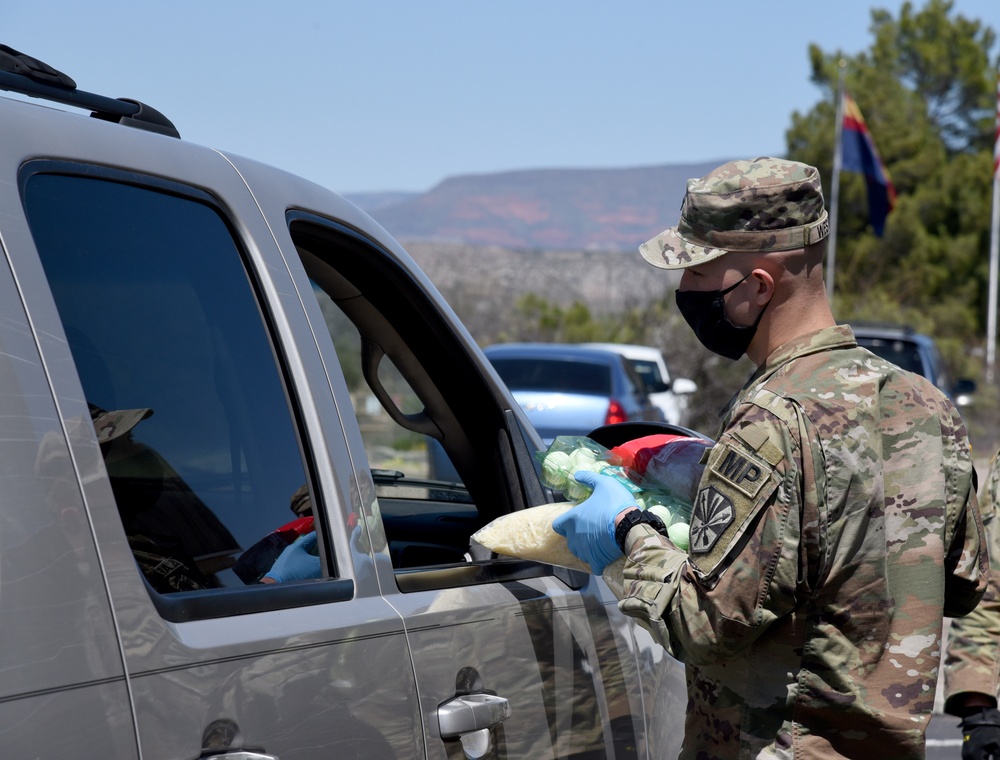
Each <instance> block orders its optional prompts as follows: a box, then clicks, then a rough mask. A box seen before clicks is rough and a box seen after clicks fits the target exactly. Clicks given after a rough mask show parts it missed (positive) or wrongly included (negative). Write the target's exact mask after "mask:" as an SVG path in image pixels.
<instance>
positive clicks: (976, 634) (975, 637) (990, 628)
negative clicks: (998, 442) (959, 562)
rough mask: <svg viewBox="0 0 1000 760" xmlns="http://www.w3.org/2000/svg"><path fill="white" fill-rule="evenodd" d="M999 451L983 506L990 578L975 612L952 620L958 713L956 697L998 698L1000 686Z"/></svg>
mask: <svg viewBox="0 0 1000 760" xmlns="http://www.w3.org/2000/svg"><path fill="white" fill-rule="evenodd" d="M998 491H1000V452H998V453H997V454H995V455H994V456H993V460H992V461H991V462H990V467H989V471H988V474H987V476H986V482H985V483H984V484H983V487H982V499H981V500H980V507H981V509H982V513H983V522H984V524H985V527H986V535H987V538H988V541H989V544H988V551H989V555H990V578H989V584H988V586H987V588H986V594H985V595H984V596H983V600H982V601H981V602H980V603H979V606H978V607H976V608H975V609H974V610H973V611H972V612H970V613H969V614H968V615H966V616H965V617H962V618H956V619H955V620H952V622H951V627H950V630H949V636H948V644H947V648H946V650H945V657H944V694H945V711H946V712H949V713H952V714H958V713H959V712H960V710H959V709H958V705H957V704H956V701H957V700H956V698H957V697H960V696H961V695H963V694H967V693H970V692H975V693H979V694H988V695H990V696H992V697H996V695H997V691H998V685H1000V521H998V520H997V518H996V506H997V495H998Z"/></svg>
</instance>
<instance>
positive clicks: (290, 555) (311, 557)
mask: <svg viewBox="0 0 1000 760" xmlns="http://www.w3.org/2000/svg"><path fill="white" fill-rule="evenodd" d="M315 550H316V531H311V532H309V533H306V534H305V535H304V536H299V537H298V538H297V539H295V540H294V541H293V542H292V543H290V544H289V545H288V546H286V547H285V550H284V551H283V552H281V554H279V555H278V558H277V559H276V560H274V564H273V565H271V569H270V570H268V571H267V572H266V573H264V577H265V578H272V579H274V580H276V581H277V582H278V583H284V582H285V581H302V580H306V579H307V578H319V577H320V575H321V574H322V572H323V568H322V565H321V564H320V561H319V557H318V556H316V555H315V554H310V552H312V551H315Z"/></svg>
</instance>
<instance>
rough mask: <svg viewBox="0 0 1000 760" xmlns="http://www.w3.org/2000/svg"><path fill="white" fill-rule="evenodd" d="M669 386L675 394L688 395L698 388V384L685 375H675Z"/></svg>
mask: <svg viewBox="0 0 1000 760" xmlns="http://www.w3.org/2000/svg"><path fill="white" fill-rule="evenodd" d="M670 387H671V390H673V392H674V395H677V396H690V395H691V394H692V393H695V392H696V391H697V390H698V384H697V383H696V382H695V381H694V380H688V379H687V378H686V377H675V378H674V380H673V382H672V383H671V384H670Z"/></svg>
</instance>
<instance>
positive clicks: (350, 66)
mask: <svg viewBox="0 0 1000 760" xmlns="http://www.w3.org/2000/svg"><path fill="white" fill-rule="evenodd" d="M874 5H875V7H880V8H886V9H888V10H890V11H891V12H892V13H893V14H894V15H896V14H898V10H899V7H900V6H901V0H884V1H883V2H876V3H874ZM915 5H916V6H917V7H922V6H923V2H919V1H918V2H916V3H915ZM872 6H873V3H872V2H871V0H823V1H822V2H820V1H819V0H759V1H758V2H748V0H739V1H737V0H701V2H690V1H685V2H680V1H679V0H658V1H654V0H633V1H629V0H621V1H620V2H610V1H607V2H596V1H593V0H575V1H571V0H532V1H530V2H529V1H527V0H506V2H502V3H501V2H493V3H487V2H474V1H473V0H464V1H459V0H412V1H407V0H356V1H354V2H345V1H341V0H326V1H321V0H316V1H314V2H310V1H307V0H284V2H280V3H279V2H273V0H272V2H258V1H256V0H201V2H193V0H174V1H173V2H158V3H151V2H145V1H144V0H86V1H81V0H49V1H48V2H37V3H16V2H12V1H9V2H4V3H2V5H0V29H2V30H3V31H2V33H0V43H3V44H6V45H9V46H11V47H13V48H16V49H18V50H21V51H22V52H25V53H28V54H30V55H33V56H35V57H36V58H39V59H41V60H43V61H45V62H47V63H49V64H50V65H52V66H55V67H56V68H58V69H61V70H63V71H64V72H66V73H67V74H69V75H70V76H71V77H73V78H74V79H75V80H76V82H77V85H78V86H79V88H80V89H82V90H88V91H92V92H98V93H100V94H103V95H109V96H112V97H130V98H135V99H137V100H142V101H144V102H146V103H148V104H149V105H151V106H153V107H154V108H157V109H158V110H160V111H162V112H163V113H165V114H166V115H167V116H168V117H169V118H170V119H172V120H173V122H174V123H175V124H176V125H177V127H178V129H179V130H180V132H181V134H182V136H183V137H184V138H185V139H187V140H191V141H193V142H198V143H202V144H205V145H210V146H213V147H217V148H222V149H226V150H230V151H233V152H236V153H240V154H243V155H247V156H250V157H253V158H256V159H259V160H261V161H265V162H266V163H270V164H274V165H276V166H280V167H282V168H284V169H288V170H290V171H292V172H295V173H296V174H301V175H303V176H305V177H308V178H309V179H312V180H314V181H316V182H319V183H320V184H323V185H325V186H327V187H329V188H331V189H333V190H335V191H337V192H341V193H353V192H369V191H390V190H407V191H423V190H428V189H430V188H431V187H433V186H434V185H435V184H437V183H438V182H440V181H441V180H442V179H444V178H446V177H448V176H453V175H457V174H474V173H491V172H498V171H507V170H513V169H536V168H584V167H624V166H649V165H658V164H668V163H689V162H700V161H711V160H714V159H716V158H732V157H740V156H746V157H749V156H750V155H751V154H754V155H761V154H768V153H770V154H781V153H782V152H783V150H784V147H785V139H784V135H785V130H786V129H787V128H788V126H789V124H790V119H791V114H792V112H793V111H796V110H798V111H806V110H808V109H809V108H810V107H812V105H813V104H815V103H816V102H817V101H818V100H819V98H820V96H821V93H820V91H819V89H818V88H816V87H815V86H813V85H812V84H811V83H810V82H809V73H810V72H809V62H808V55H807V49H808V45H809V43H811V42H815V43H817V44H819V45H820V47H821V48H822V49H824V50H825V51H829V52H832V51H834V50H838V49H839V50H842V51H844V52H846V53H851V54H853V53H857V52H859V51H861V50H864V49H867V48H868V47H869V45H870V44H871V41H872V40H871V35H870V33H869V24H870V8H871V7H872ZM955 11H956V12H957V13H960V14H962V15H965V16H967V17H971V18H977V19H980V20H982V21H984V22H985V23H987V24H988V25H990V26H991V27H993V29H994V30H995V31H998V32H1000V2H998V0H956V2H955ZM994 54H995V52H994Z"/></svg>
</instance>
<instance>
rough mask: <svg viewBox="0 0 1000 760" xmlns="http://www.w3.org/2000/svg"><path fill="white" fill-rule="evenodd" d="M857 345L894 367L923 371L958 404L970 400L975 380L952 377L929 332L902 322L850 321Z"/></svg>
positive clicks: (974, 388) (960, 404) (962, 404)
mask: <svg viewBox="0 0 1000 760" xmlns="http://www.w3.org/2000/svg"><path fill="white" fill-rule="evenodd" d="M851 329H852V330H853V331H854V337H855V338H857V341H858V345H860V346H863V347H864V348H867V349H868V350H869V351H871V352H872V353H873V354H877V355H878V356H881V357H882V358H883V359H885V360H886V361H889V362H892V363H893V364H895V365H896V366H897V367H902V368H903V369H905V370H908V371H910V372H915V373H916V374H918V375H923V376H924V377H926V378H927V379H928V380H930V381H931V382H932V383H934V385H936V386H937V387H938V388H940V389H941V390H942V391H944V392H945V393H946V394H948V396H949V397H950V398H951V399H952V400H953V401H954V402H955V404H956V405H957V406H959V407H963V406H968V405H969V404H971V403H972V397H973V394H974V393H975V391H976V383H975V381H974V380H970V379H968V378H959V379H958V380H955V381H953V380H952V378H951V374H950V373H949V372H948V368H947V367H946V366H945V362H944V358H943V357H942V356H941V351H940V349H939V348H938V346H937V343H935V342H934V339H933V338H932V337H930V336H929V335H925V334H923V333H918V332H916V331H914V330H913V329H912V328H910V327H906V326H905V325H894V324H880V323H869V322H853V323H851Z"/></svg>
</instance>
